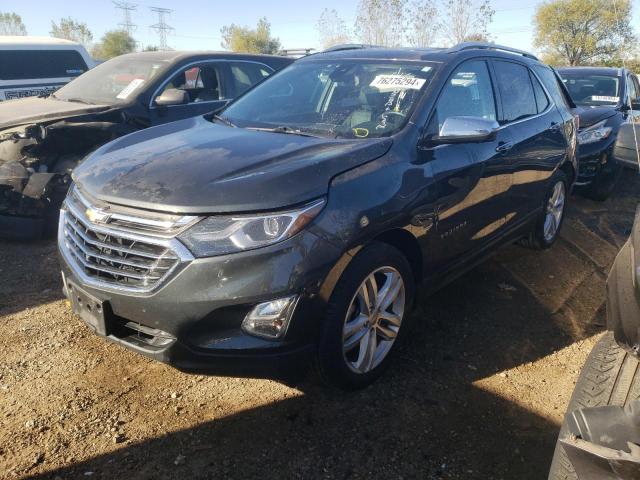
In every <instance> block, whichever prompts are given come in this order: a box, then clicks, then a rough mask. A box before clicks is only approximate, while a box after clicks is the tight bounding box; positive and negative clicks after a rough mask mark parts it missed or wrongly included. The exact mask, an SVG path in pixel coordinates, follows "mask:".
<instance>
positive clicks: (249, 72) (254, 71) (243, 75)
mask: <svg viewBox="0 0 640 480" xmlns="http://www.w3.org/2000/svg"><path fill="white" fill-rule="evenodd" d="M230 67H231V81H232V82H233V89H234V92H235V96H238V95H240V94H242V93H244V92H246V91H247V90H249V88H251V87H252V86H253V85H255V84H256V83H258V82H261V81H262V80H264V79H265V78H267V77H268V76H269V75H271V72H272V70H271V69H269V68H268V67H266V66H264V65H260V64H258V63H249V62H233V63H231V64H230Z"/></svg>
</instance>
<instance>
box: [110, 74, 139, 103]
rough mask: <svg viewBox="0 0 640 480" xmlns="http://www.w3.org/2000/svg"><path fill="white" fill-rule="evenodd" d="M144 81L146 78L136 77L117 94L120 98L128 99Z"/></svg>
mask: <svg viewBox="0 0 640 480" xmlns="http://www.w3.org/2000/svg"><path fill="white" fill-rule="evenodd" d="M143 83H144V79H142V78H134V79H133V80H131V82H130V83H129V85H127V86H126V87H124V88H123V89H122V91H121V92H120V93H119V94H118V95H117V96H116V98H117V99H119V100H126V99H127V97H128V96H129V95H131V94H132V93H133V91H134V90H135V89H136V88H138V87H139V86H140V85H142V84H143Z"/></svg>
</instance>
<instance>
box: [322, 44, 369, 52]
mask: <svg viewBox="0 0 640 480" xmlns="http://www.w3.org/2000/svg"><path fill="white" fill-rule="evenodd" d="M377 47H378V45H367V44H365V43H343V44H341V45H334V46H333V47H329V48H327V49H325V50H322V52H318V53H325V52H341V51H343V50H361V49H363V48H377Z"/></svg>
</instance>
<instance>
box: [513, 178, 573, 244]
mask: <svg viewBox="0 0 640 480" xmlns="http://www.w3.org/2000/svg"><path fill="white" fill-rule="evenodd" d="M558 182H563V183H564V195H565V200H564V211H563V213H562V218H561V219H560V225H558V229H557V231H556V234H555V235H554V237H553V238H552V239H551V240H550V241H549V240H547V239H545V235H544V225H545V220H546V217H547V204H548V203H549V198H550V197H551V195H552V194H553V190H554V188H555V186H556V184H557V183H558ZM568 201H569V180H568V179H567V175H566V174H565V173H564V172H563V171H562V170H558V171H556V172H555V173H554V174H553V176H552V177H551V181H550V182H549V189H548V190H547V193H546V195H545V196H544V203H543V205H542V206H543V209H542V212H540V216H539V217H538V219H537V220H536V223H535V226H534V227H533V230H532V231H531V233H530V234H529V236H528V237H525V238H523V239H522V240H521V241H520V243H521V245H523V246H524V247H527V248H531V249H533V250H546V249H548V248H551V246H552V245H553V244H554V243H555V242H556V240H557V239H558V235H559V234H560V230H561V229H562V224H563V223H564V217H565V213H566V211H567V202H568Z"/></svg>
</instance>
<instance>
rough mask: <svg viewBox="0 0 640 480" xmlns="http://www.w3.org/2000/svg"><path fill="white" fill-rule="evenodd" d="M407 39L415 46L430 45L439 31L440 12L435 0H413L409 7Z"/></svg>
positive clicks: (423, 46)
mask: <svg viewBox="0 0 640 480" xmlns="http://www.w3.org/2000/svg"><path fill="white" fill-rule="evenodd" d="M408 12H409V18H410V19H411V21H410V22H409V31H408V32H407V41H408V42H409V45H411V46H412V47H416V48H425V47H432V46H433V44H434V42H435V40H436V38H437V37H438V35H439V33H440V25H439V23H438V22H437V18H438V16H439V14H440V12H439V11H438V7H437V6H436V2H435V0H414V1H413V2H411V5H410V7H409V10H408Z"/></svg>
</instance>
